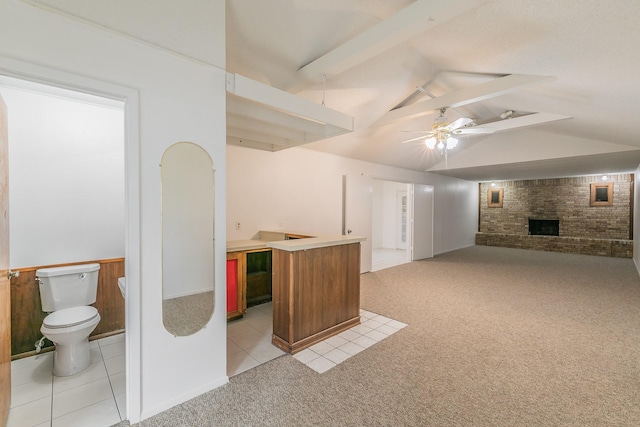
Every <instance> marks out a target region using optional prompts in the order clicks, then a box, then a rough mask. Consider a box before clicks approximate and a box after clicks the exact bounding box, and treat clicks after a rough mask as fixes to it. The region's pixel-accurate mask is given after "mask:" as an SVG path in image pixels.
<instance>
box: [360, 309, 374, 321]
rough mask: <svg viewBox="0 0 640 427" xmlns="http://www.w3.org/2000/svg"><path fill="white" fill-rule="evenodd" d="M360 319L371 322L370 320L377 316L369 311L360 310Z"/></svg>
mask: <svg viewBox="0 0 640 427" xmlns="http://www.w3.org/2000/svg"><path fill="white" fill-rule="evenodd" d="M360 317H361V318H362V319H363V321H364V319H366V320H369V319H372V318H374V317H376V314H375V313H372V312H370V311H367V310H360Z"/></svg>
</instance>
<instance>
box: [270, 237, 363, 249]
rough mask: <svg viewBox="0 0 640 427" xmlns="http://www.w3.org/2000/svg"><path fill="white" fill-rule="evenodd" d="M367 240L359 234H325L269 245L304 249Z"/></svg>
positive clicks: (276, 247)
mask: <svg viewBox="0 0 640 427" xmlns="http://www.w3.org/2000/svg"><path fill="white" fill-rule="evenodd" d="M363 240H365V238H364V237H358V236H342V235H339V234H338V235H335V236H330V235H324V236H318V237H308V238H306V239H293V240H280V241H275V242H267V247H270V248H274V249H280V250H283V251H290V252H295V251H303V250H307V249H315V248H325V247H327V246H337V245H348V244H350V243H358V242H362V241H363Z"/></svg>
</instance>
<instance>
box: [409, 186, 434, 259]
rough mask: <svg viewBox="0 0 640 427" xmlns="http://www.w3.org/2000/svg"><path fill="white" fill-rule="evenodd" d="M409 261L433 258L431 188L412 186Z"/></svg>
mask: <svg viewBox="0 0 640 427" xmlns="http://www.w3.org/2000/svg"><path fill="white" fill-rule="evenodd" d="M411 193H412V201H413V203H412V209H411V222H412V224H413V226H412V227H411V228H412V235H411V260H412V261H415V260H418V259H425V258H433V186H431V185H420V184H413V185H412V190H411Z"/></svg>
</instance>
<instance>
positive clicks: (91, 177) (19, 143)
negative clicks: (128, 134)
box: [0, 87, 124, 270]
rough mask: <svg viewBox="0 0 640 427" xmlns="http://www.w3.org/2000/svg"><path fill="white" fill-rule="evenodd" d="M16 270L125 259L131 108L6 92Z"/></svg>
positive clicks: (12, 240) (12, 259)
mask: <svg viewBox="0 0 640 427" xmlns="http://www.w3.org/2000/svg"><path fill="white" fill-rule="evenodd" d="M0 94H1V95H2V97H3V98H4V100H5V102H6V104H7V110H8V121H9V123H8V124H9V208H10V211H9V217H10V218H11V223H10V239H11V241H10V245H11V260H10V265H11V268H13V269H14V270H15V269H19V268H22V267H33V266H42V265H51V264H59V263H66V262H79V261H89V260H99V259H108V258H117V257H123V256H124V104H121V107H120V108H115V107H108V106H103V105H98V104H91V103H87V102H80V101H76V100H72V99H69V98H61V97H58V96H53V95H46V94H42V93H36V92H31V91H25V90H20V89H14V88H8V87H2V88H0Z"/></svg>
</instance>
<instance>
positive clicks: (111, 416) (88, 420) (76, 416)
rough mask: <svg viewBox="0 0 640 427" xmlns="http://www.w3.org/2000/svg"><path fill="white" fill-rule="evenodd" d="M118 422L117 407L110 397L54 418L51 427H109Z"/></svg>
mask: <svg viewBox="0 0 640 427" xmlns="http://www.w3.org/2000/svg"><path fill="white" fill-rule="evenodd" d="M120 421H121V420H120V414H119V412H118V407H117V406H116V402H115V399H113V397H112V398H111V399H105V400H102V401H99V402H96V403H93V404H91V405H89V406H85V407H84V408H81V409H78V410H76V411H73V412H70V413H67V414H65V415H63V416H60V417H54V418H53V420H52V422H51V427H87V426H91V427H110V426H112V425H114V424H117V423H119V422H120Z"/></svg>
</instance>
